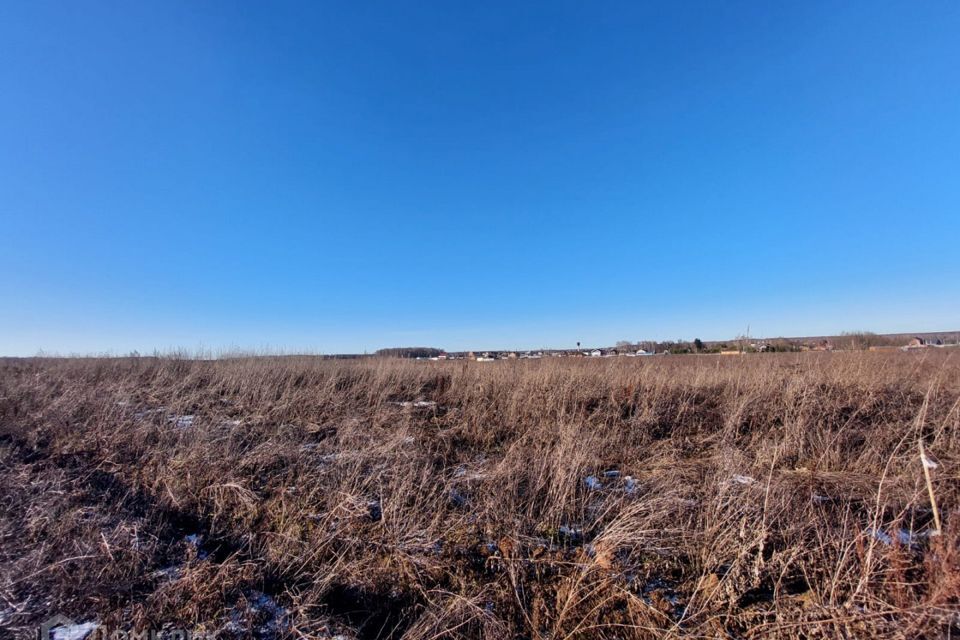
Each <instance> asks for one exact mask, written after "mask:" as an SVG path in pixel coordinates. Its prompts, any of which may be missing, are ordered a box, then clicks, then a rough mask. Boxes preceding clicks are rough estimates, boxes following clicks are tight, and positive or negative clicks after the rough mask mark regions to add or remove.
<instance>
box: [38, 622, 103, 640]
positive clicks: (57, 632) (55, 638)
mask: <svg viewBox="0 0 960 640" xmlns="http://www.w3.org/2000/svg"><path fill="white" fill-rule="evenodd" d="M98 626H99V625H97V623H96V622H84V623H82V624H68V625H63V626H61V627H54V628H53V629H51V630H50V638H51V640H84V638H86V637H88V636H89V635H90V634H91V633H93V632H94V631H95V630H96V628H97V627H98Z"/></svg>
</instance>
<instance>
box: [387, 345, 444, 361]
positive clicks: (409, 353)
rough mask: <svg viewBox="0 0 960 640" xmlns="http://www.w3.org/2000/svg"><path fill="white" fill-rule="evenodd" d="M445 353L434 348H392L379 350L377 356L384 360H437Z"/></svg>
mask: <svg viewBox="0 0 960 640" xmlns="http://www.w3.org/2000/svg"><path fill="white" fill-rule="evenodd" d="M441 353H443V350H442V349H435V348H433V347H391V348H389V349H377V355H378V356H380V357H383V358H435V357H437V356H439V355H440V354H441Z"/></svg>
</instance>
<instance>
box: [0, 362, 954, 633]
mask: <svg viewBox="0 0 960 640" xmlns="http://www.w3.org/2000/svg"><path fill="white" fill-rule="evenodd" d="M955 360H956V358H955V357H954V356H953V354H952V353H951V352H949V351H948V350H935V351H929V352H923V353H909V354H908V353H893V354H890V353H835V354H792V355H786V354H781V355H777V354H758V355H755V356H744V357H737V358H720V357H712V356H676V357H663V358H645V359H639V358H638V359H618V360H617V359H614V360H607V359H605V360H602V361H596V360H588V359H584V360H580V359H564V360H551V359H548V360H543V361H530V362H518V361H512V362H497V363H486V364H480V363H465V362H448V363H443V362H436V363H427V362H409V361H399V360H374V359H372V360H364V361H356V362H344V361H328V360H322V359H319V358H268V357H264V358H247V359H232V360H220V361H199V360H187V359H176V358H135V359H112V360H109V359H99V360H98V359H89V360H85V359H78V360H46V359H44V360H41V359H26V360H15V359H10V360H5V361H3V362H2V363H0V490H2V496H3V502H2V504H0V516H2V519H0V536H2V537H0V563H2V564H0V566H2V568H0V595H2V599H0V621H2V626H5V627H7V628H10V629H14V630H20V631H24V632H27V631H28V630H29V629H30V628H31V627H32V626H33V625H35V624H37V622H38V621H40V620H42V619H44V618H45V617H47V616H48V615H50V614H52V613H54V612H60V613H65V614H67V615H71V616H73V617H75V618H77V619H81V620H90V619H96V620H97V621H99V622H101V623H103V624H110V625H112V626H114V627H121V628H123V627H124V626H126V627H129V628H141V627H144V626H148V627H154V628H159V627H160V626H162V625H163V624H168V625H169V624H180V625H194V626H197V627H198V628H202V629H206V630H215V631H219V632H220V633H221V635H223V636H225V637H227V636H232V637H282V636H289V637H301V638H322V637H330V636H333V635H336V634H341V635H344V636H345V637H357V638H376V637H384V638H386V637H396V638H399V637H406V638H411V639H416V640H434V639H438V638H474V637H487V638H509V637H524V638H556V639H568V638H569V639H572V638H659V637H678V638H680V637H743V638H752V637H783V638H793V637H824V638H827V637H871V636H881V637H902V638H917V637H942V636H944V635H949V634H951V633H958V632H960V629H958V624H960V614H958V606H960V603H958V596H960V552H958V543H960V522H958V518H957V510H958V507H960V505H958V489H960V485H958V483H957V480H958V477H960V476H958V472H957V469H958V464H960V429H958V427H960V368H958V366H957V364H956V363H955ZM921 439H922V441H923V442H924V444H925V446H926V449H927V450H928V451H929V452H931V455H935V456H936V457H937V459H938V464H939V466H938V468H937V469H935V470H934V471H933V476H932V477H933V481H934V491H935V493H936V496H937V500H938V502H939V506H940V511H941V513H940V516H941V518H942V519H943V522H944V528H943V531H942V532H941V533H940V535H939V536H937V535H933V533H934V532H933V526H934V525H933V514H932V512H931V505H930V501H929V498H928V494H927V488H926V485H925V484H924V479H923V474H922V468H921V466H920V459H919V454H918V447H917V444H918V442H919V441H920V440H921Z"/></svg>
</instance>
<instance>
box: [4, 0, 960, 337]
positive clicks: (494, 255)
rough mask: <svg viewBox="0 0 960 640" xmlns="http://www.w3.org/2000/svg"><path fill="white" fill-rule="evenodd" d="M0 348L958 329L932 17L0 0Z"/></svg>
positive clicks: (935, 12) (954, 15)
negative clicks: (2, 0)
mask: <svg viewBox="0 0 960 640" xmlns="http://www.w3.org/2000/svg"><path fill="white" fill-rule="evenodd" d="M0 87H2V92H0V223H2V230H0V353H2V354H12V355H31V354H34V353H36V352H37V351H38V350H41V349H42V350H44V351H46V352H59V353H71V352H74V353H90V352H113V353H124V352H126V351H129V350H132V349H138V350H140V351H152V350H153V349H155V348H158V349H161V350H167V349H171V348H178V347H179V348H185V349H189V350H193V349H199V348H204V349H212V350H217V349H221V348H230V347H238V348H246V349H274V350H281V349H282V350H287V351H297V350H310V351H315V352H316V351H319V352H358V351H363V350H374V349H377V348H380V347H385V346H398V345H431V346H438V347H444V348H448V349H463V348H536V347H544V346H551V347H565V346H571V345H573V344H574V343H575V342H577V341H580V342H582V343H584V345H605V344H612V343H613V342H615V341H616V340H620V339H631V340H637V339H676V338H688V339H692V338H694V337H700V338H702V339H715V338H727V337H731V336H734V335H737V334H740V333H742V332H744V331H745V330H746V329H747V327H748V326H749V327H750V330H751V333H752V334H753V335H764V336H774V335H804V334H808V335H809V334H824V333H827V334H830V333H837V332H840V331H844V330H859V329H866V330H873V331H877V332H888V331H911V330H916V331H921V330H954V329H960V250H958V247H960V3H957V2H955V1H952V0H951V1H949V2H946V1H945V2H937V1H930V2H910V1H904V2H896V3H891V2H877V1H870V2H807V1H804V2H792V3H786V2H716V1H713V0H709V1H703V2H694V1H690V2H658V3H647V2H644V3H641V2H632V1H631V2H623V3H616V2H601V3H595V2H554V1H551V2H544V3H522V2H520V3H518V2H504V3H498V2H447V1H443V2H390V3H386V2H384V3H380V2H356V1H353V0H350V1H346V2H338V3H330V2H318V1H310V2H302V3H288V2H193V1H191V2H175V1H166V0H165V1H162V2H146V1H144V2H120V1H117V2H95V1H90V2H52V3H51V2H41V1H38V0H27V1H20V0H6V1H4V2H2V3H0Z"/></svg>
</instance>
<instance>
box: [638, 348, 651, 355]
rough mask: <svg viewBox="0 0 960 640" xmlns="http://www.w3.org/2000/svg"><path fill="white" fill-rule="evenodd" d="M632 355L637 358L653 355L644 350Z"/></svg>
mask: <svg viewBox="0 0 960 640" xmlns="http://www.w3.org/2000/svg"><path fill="white" fill-rule="evenodd" d="M634 355H638V356H652V355H653V354H652V353H650V352H649V351H647V350H646V349H637V352H636V353H635V354H634Z"/></svg>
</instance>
